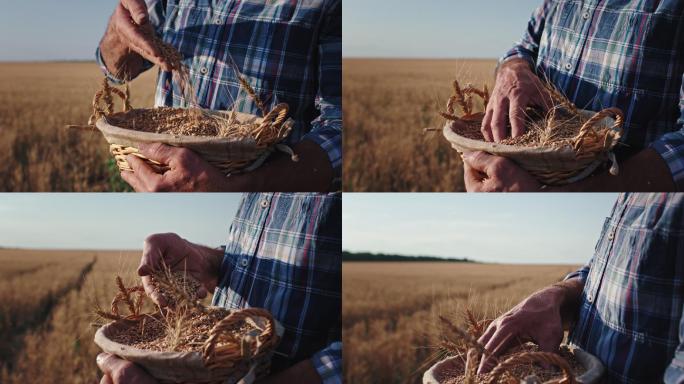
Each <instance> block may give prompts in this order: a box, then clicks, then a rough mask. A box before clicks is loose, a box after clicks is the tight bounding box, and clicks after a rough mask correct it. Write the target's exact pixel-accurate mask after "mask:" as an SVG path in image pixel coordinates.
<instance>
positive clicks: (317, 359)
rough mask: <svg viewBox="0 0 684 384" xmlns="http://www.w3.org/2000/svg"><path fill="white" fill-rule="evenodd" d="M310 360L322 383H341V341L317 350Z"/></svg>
mask: <svg viewBox="0 0 684 384" xmlns="http://www.w3.org/2000/svg"><path fill="white" fill-rule="evenodd" d="M311 361H312V362H313V365H314V367H315V368H316V372H318V374H319V375H320V376H321V380H322V382H323V384H341V383H342V342H340V341H337V342H334V343H332V344H330V345H329V346H327V347H326V348H324V349H322V350H321V351H319V352H317V353H316V354H315V355H314V356H313V357H312V358H311Z"/></svg>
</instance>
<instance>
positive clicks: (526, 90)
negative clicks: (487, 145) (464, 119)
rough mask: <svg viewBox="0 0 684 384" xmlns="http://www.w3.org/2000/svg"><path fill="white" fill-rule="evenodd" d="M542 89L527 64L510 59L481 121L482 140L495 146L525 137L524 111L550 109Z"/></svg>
mask: <svg viewBox="0 0 684 384" xmlns="http://www.w3.org/2000/svg"><path fill="white" fill-rule="evenodd" d="M543 89H544V84H543V83H542V82H541V80H540V79H539V77H537V75H536V74H535V73H534V72H532V69H531V68H530V65H529V63H527V61H525V60H522V59H513V60H511V61H509V62H506V63H505V64H503V65H502V66H501V67H500V68H499V72H498V73H497V77H496V83H495V84H494V90H493V91H492V97H491V99H490V100H489V103H488V104H487V110H486V111H485V116H484V119H483V120H482V134H483V135H484V137H485V139H486V140H487V141H496V142H497V143H498V142H499V141H501V140H503V139H505V138H507V137H509V136H510V137H518V136H520V135H522V134H523V133H525V108H526V107H530V106H540V107H542V108H544V109H548V108H550V107H551V100H550V99H549V97H548V96H547V95H546V93H544V92H542V90H543ZM509 121H510V126H511V131H510V132H509V131H508V125H509V124H508V122H509Z"/></svg>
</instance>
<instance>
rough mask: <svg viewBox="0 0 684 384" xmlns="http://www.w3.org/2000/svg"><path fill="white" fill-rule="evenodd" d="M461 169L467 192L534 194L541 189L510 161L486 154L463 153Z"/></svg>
mask: <svg viewBox="0 0 684 384" xmlns="http://www.w3.org/2000/svg"><path fill="white" fill-rule="evenodd" d="M463 167H464V176H463V179H464V181H465V186H466V190H467V191H468V192H535V191H539V190H540V189H541V187H542V185H541V184H540V183H539V182H538V181H537V180H536V179H535V178H534V177H532V175H530V174H529V172H527V171H525V170H524V169H522V168H520V167H519V166H518V165H517V164H515V163H514V162H512V161H511V160H508V159H506V158H504V157H500V156H493V155H490V154H488V153H486V152H468V153H464V154H463Z"/></svg>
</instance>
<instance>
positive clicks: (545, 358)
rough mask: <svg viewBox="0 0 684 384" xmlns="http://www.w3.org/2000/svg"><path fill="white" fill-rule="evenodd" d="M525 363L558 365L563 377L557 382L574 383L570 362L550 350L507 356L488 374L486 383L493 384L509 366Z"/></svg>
mask: <svg viewBox="0 0 684 384" xmlns="http://www.w3.org/2000/svg"><path fill="white" fill-rule="evenodd" d="M525 363H528V364H529V363H547V364H552V365H555V366H557V367H559V368H560V369H561V370H562V371H563V375H564V377H563V378H562V379H561V380H559V381H558V382H557V383H558V384H575V383H576V381H575V375H574V374H573V373H572V369H571V368H570V364H568V362H567V361H566V360H565V359H564V358H563V357H562V356H560V355H558V354H556V353H551V352H524V353H520V354H517V355H514V356H511V357H509V358H508V359H506V360H505V361H503V362H501V363H499V365H497V366H496V368H494V369H493V370H492V372H491V374H490V377H489V380H488V381H487V383H488V384H493V383H495V382H496V380H497V379H498V378H499V376H501V375H502V374H503V373H504V372H506V371H508V370H510V369H511V368H513V367H515V366H517V365H519V364H525Z"/></svg>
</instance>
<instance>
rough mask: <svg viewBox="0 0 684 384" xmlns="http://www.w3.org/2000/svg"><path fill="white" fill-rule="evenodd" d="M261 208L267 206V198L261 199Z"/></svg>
mask: <svg viewBox="0 0 684 384" xmlns="http://www.w3.org/2000/svg"><path fill="white" fill-rule="evenodd" d="M261 208H268V200H261Z"/></svg>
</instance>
